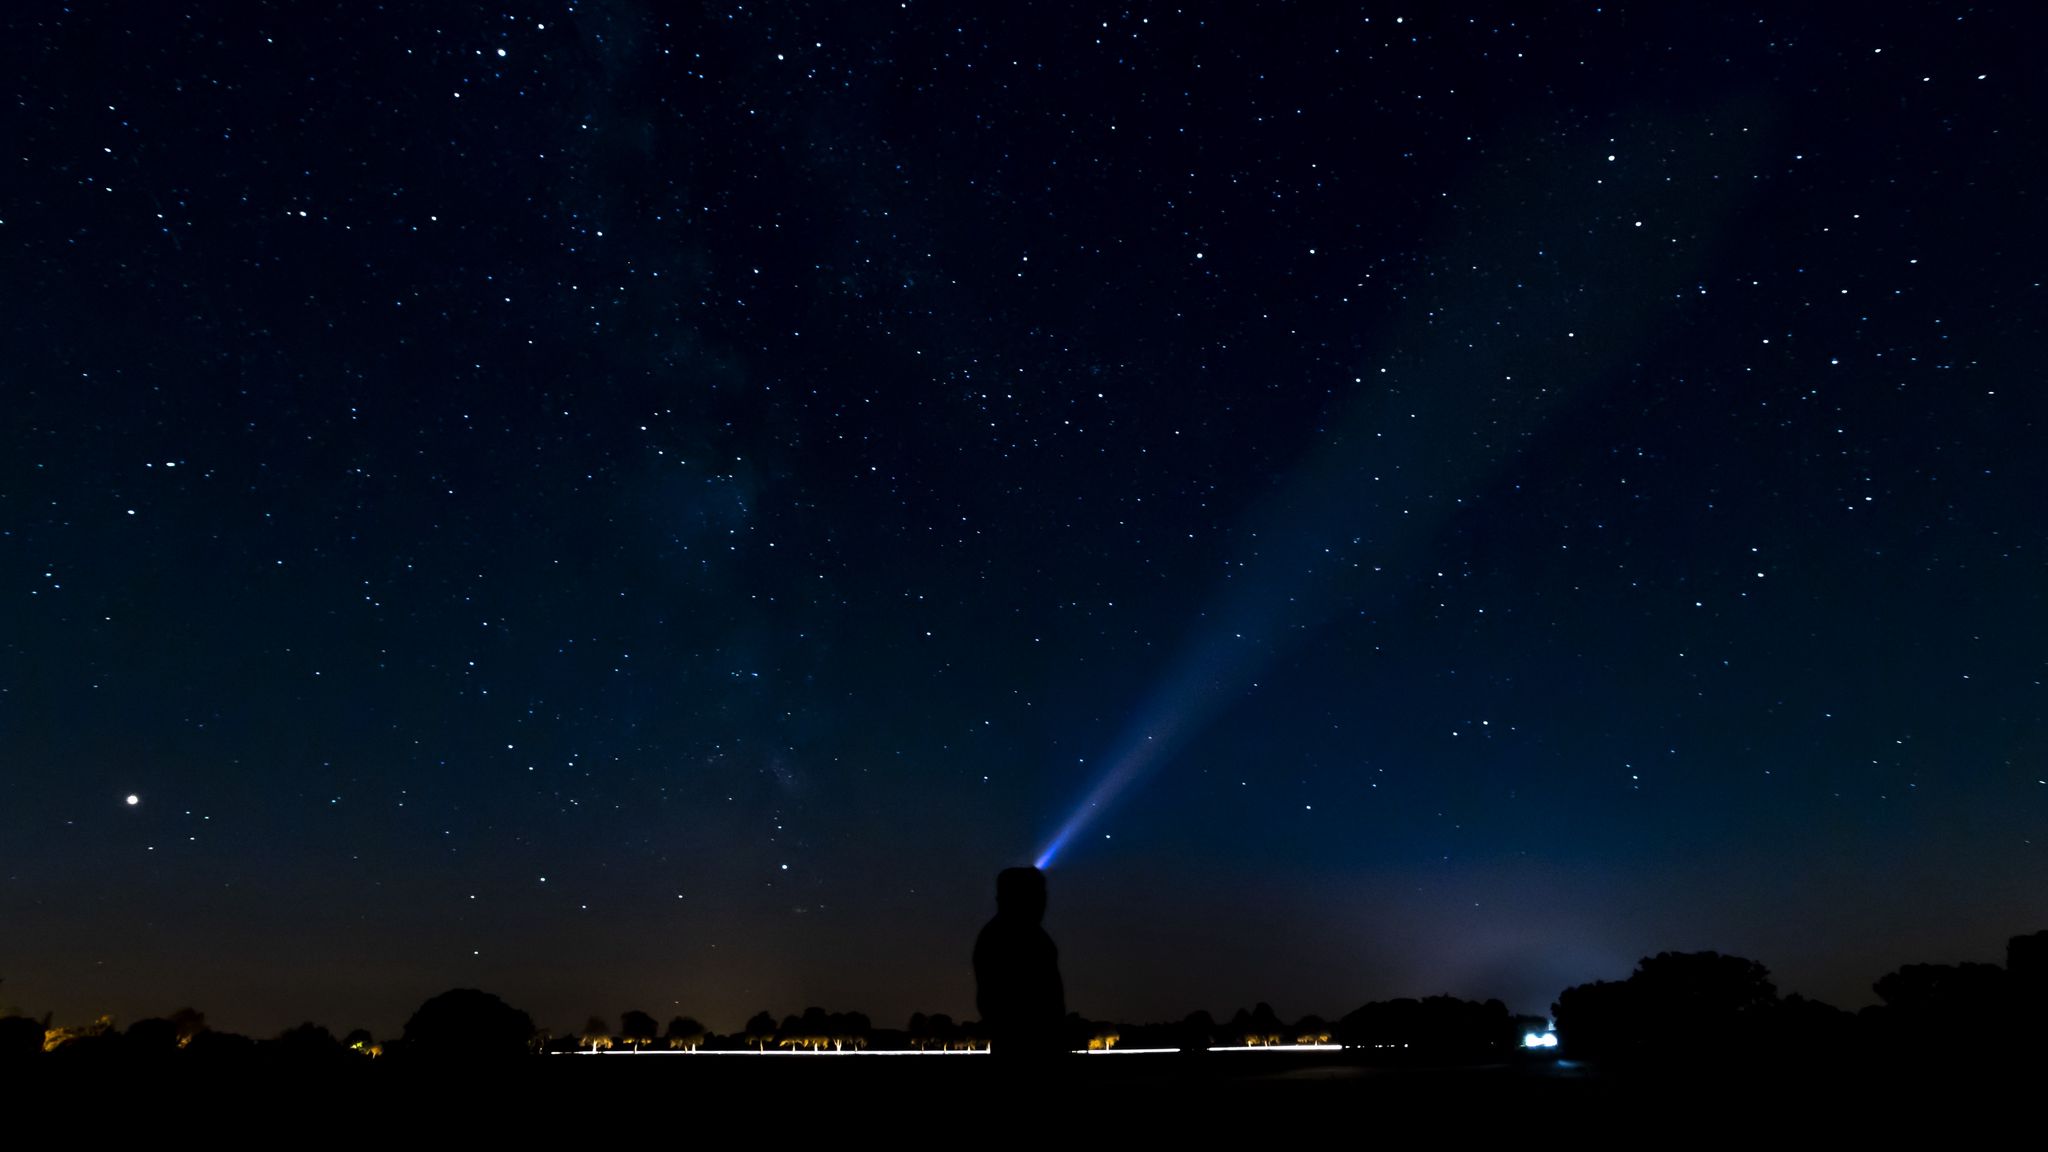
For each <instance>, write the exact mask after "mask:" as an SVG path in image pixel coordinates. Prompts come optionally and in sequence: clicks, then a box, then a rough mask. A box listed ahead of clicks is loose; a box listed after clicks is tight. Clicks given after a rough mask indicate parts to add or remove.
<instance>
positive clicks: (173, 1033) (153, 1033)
mask: <svg viewBox="0 0 2048 1152" xmlns="http://www.w3.org/2000/svg"><path fill="white" fill-rule="evenodd" d="M121 1040H122V1044H121V1047H122V1049H123V1052H124V1054H125V1055H128V1056H169V1055H171V1054H173V1053H175V1052H177V1050H178V1026H177V1025H176V1024H174V1023H172V1022H171V1021H169V1020H165V1019H163V1018H161V1017H156V1016H152V1017H149V1018H148V1019H144V1020H137V1021H136V1022H135V1023H133V1024H130V1025H129V1026H128V1031H127V1032H126V1033H124V1034H123V1035H122V1037H121Z"/></svg>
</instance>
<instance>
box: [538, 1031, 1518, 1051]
mask: <svg viewBox="0 0 2048 1152" xmlns="http://www.w3.org/2000/svg"><path fill="white" fill-rule="evenodd" d="M1354 1047H1357V1048H1361V1049H1362V1048H1364V1047H1365V1045H1363V1044H1359V1045H1354ZM1372 1047H1374V1048H1406V1047H1408V1045H1406V1044H1374V1045H1372ZM1522 1047H1524V1048H1530V1049H1537V1048H1555V1047H1557V1033H1555V1032H1542V1033H1537V1032H1531V1033H1529V1034H1528V1035H1526V1036H1524V1037H1522ZM1343 1049H1344V1045H1342V1044H1257V1045H1250V1046H1247V1045H1242V1044H1230V1045H1218V1046H1216V1047H1212V1048H1210V1049H1208V1050H1209V1051H1211V1052H1340V1051H1343ZM1179 1051H1181V1049H1179V1048H1076V1049H1074V1055H1076V1056H1162V1055H1165V1054H1167V1053H1171V1052H1179ZM568 1055H575V1056H986V1055H988V1049H986V1048H969V1049H967V1050H965V1051H960V1050H954V1049H944V1048H941V1049H937V1050H930V1051H928V1050H926V1049H923V1048H856V1049H853V1050H851V1051H847V1050H844V1049H835V1048H826V1049H816V1050H814V1049H806V1048H739V1049H718V1050H707V1049H702V1048H628V1049H621V1048H614V1049H610V1050H605V1049H590V1048H582V1049H578V1050H577V1051H575V1052H573V1053H568Z"/></svg>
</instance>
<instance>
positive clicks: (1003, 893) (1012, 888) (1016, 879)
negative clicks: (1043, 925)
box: [996, 868, 1045, 924]
mask: <svg viewBox="0 0 2048 1152" xmlns="http://www.w3.org/2000/svg"><path fill="white" fill-rule="evenodd" d="M996 912H997V913H998V914H999V915H1003V916H1013V917H1016V918H1018V919H1020V920H1029V921H1031V922H1032V923H1034V924H1036V923H1037V922H1039V921H1040V920H1043V919H1045V873H1043V872H1040V871H1039V870H1038V869H1036V868H1005V869H1003V870H1002V871H1001V872H998V873H996Z"/></svg>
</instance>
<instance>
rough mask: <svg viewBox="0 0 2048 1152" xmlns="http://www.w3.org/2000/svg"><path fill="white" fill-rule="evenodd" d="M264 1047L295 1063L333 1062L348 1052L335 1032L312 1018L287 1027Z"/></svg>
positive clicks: (280, 1057) (282, 1058)
mask: <svg viewBox="0 0 2048 1152" xmlns="http://www.w3.org/2000/svg"><path fill="white" fill-rule="evenodd" d="M264 1047H265V1048H266V1049H267V1050H268V1051H269V1052H270V1053H271V1054H273V1055H275V1056H277V1057H278V1058H279V1059H281V1060H284V1061H288V1062H290V1063H294V1064H323V1063H325V1064H332V1063H335V1062H337V1061H339V1060H341V1059H342V1058H343V1057H344V1056H346V1055H347V1054H348V1050H347V1049H346V1048H343V1047H342V1046H341V1041H339V1040H336V1039H335V1038H334V1033H332V1032H329V1031H328V1030H327V1029H325V1028H322V1027H321V1026H320V1025H318V1024H315V1023H313V1022H312V1021H311V1020H308V1021H306V1022H305V1023H303V1024H298V1025H294V1026H293V1027H290V1028H287V1029H285V1030H284V1031H283V1032H281V1033H279V1034H278V1037H277V1039H275V1040H272V1041H271V1042H270V1043H269V1044H267V1045H265V1046H264Z"/></svg>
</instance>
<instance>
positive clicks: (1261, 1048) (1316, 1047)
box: [1209, 1044, 1344, 1052]
mask: <svg viewBox="0 0 2048 1152" xmlns="http://www.w3.org/2000/svg"><path fill="white" fill-rule="evenodd" d="M1343 1047H1344V1046H1343V1045H1342V1044H1216V1045H1212V1046H1211V1047H1210V1048H1209V1051H1211V1052H1336V1051H1340V1050H1341V1049H1342V1048H1343Z"/></svg>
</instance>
